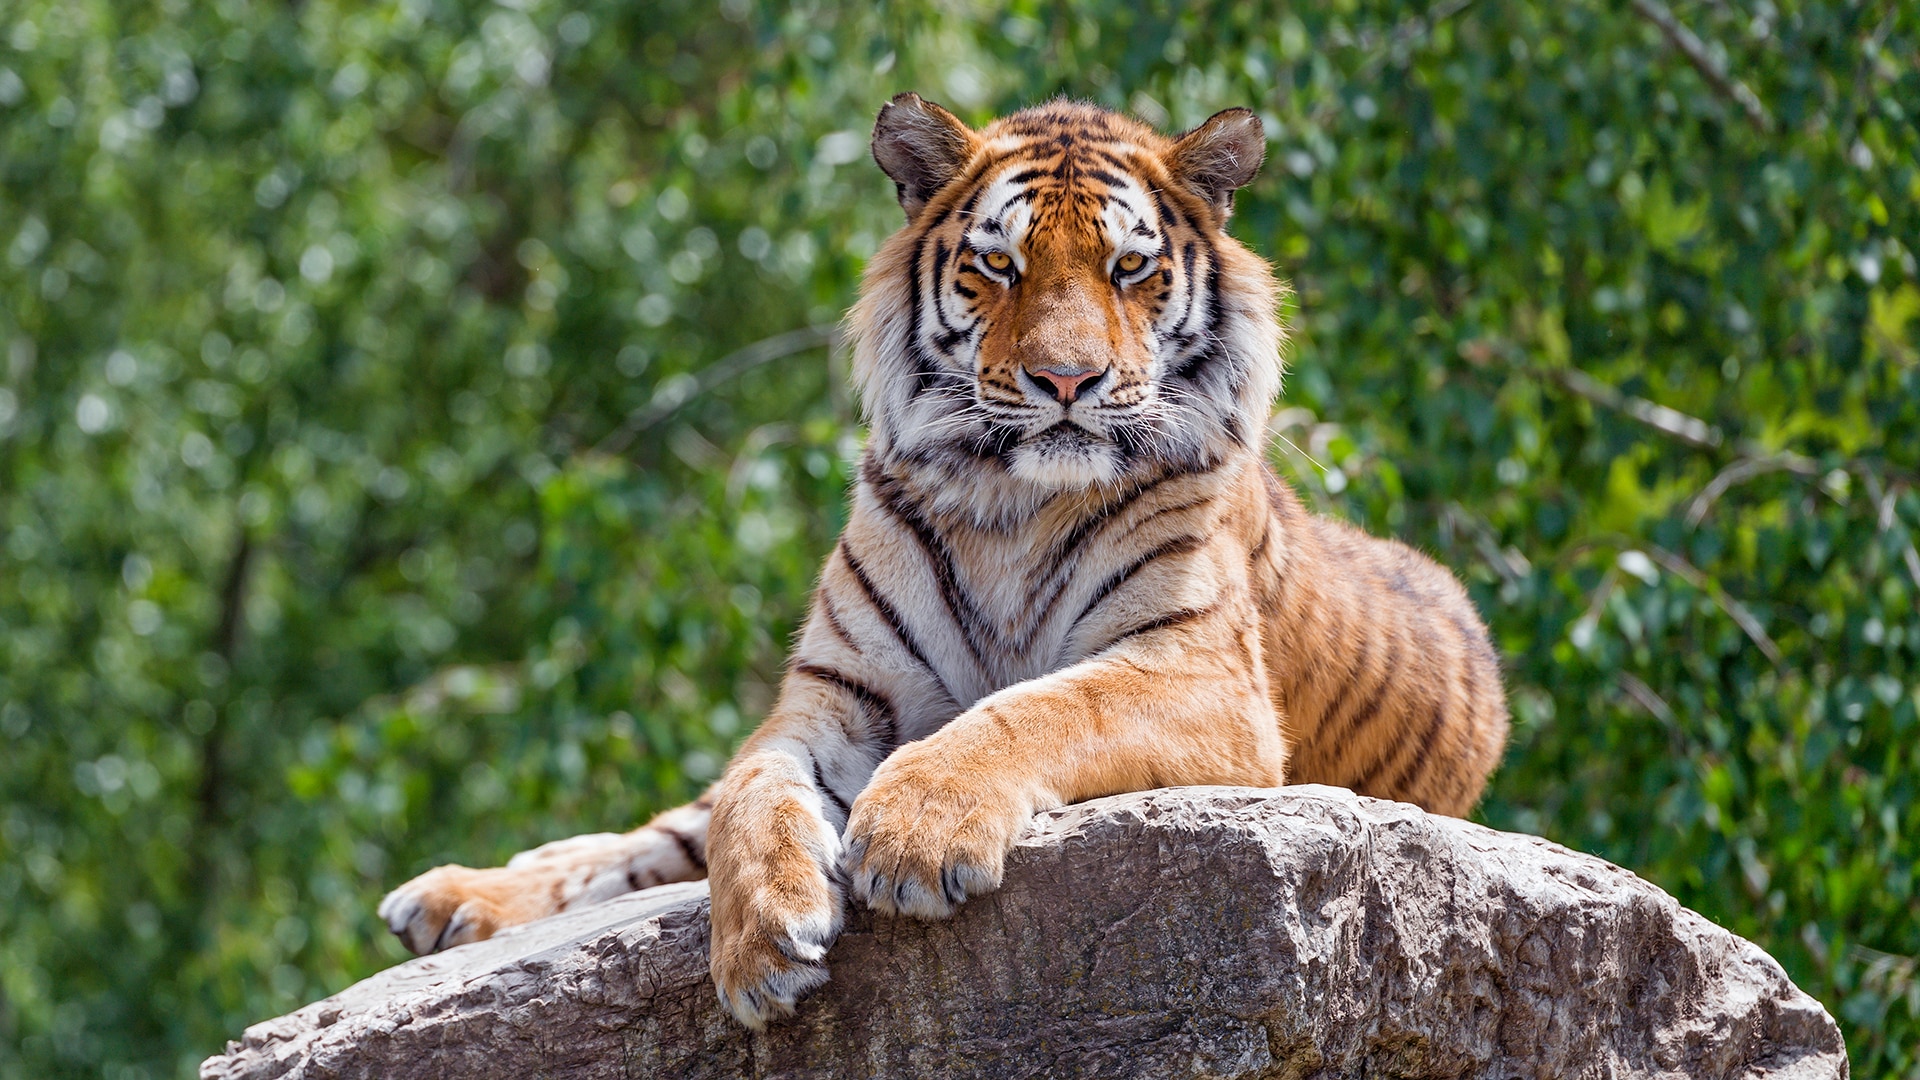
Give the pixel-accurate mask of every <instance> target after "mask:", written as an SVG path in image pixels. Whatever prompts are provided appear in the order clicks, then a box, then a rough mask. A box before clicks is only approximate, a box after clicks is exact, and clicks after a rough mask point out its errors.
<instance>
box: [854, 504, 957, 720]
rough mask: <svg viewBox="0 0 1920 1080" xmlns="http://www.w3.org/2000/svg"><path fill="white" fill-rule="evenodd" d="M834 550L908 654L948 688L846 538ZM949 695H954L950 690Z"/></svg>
mask: <svg viewBox="0 0 1920 1080" xmlns="http://www.w3.org/2000/svg"><path fill="white" fill-rule="evenodd" d="M834 550H836V551H838V552H839V553H840V557H841V558H843V559H845V560H847V569H848V570H851V571H853V580H854V581H855V582H856V583H857V584H859V586H860V591H861V592H862V593H865V594H866V597H867V603H868V604H871V605H872V606H873V610H875V611H877V612H879V613H880V618H881V619H883V620H884V621H885V622H886V624H887V628H888V629H889V630H892V631H893V636H894V638H895V639H896V640H898V641H899V642H900V644H901V646H902V647H904V648H905V649H906V650H907V655H908V656H911V657H913V658H914V659H915V660H916V661H918V662H919V664H920V666H921V667H923V668H926V669H927V673H928V674H929V675H932V676H933V679H934V681H935V682H938V683H940V689H941V690H943V691H944V690H946V688H947V687H946V684H945V683H944V682H941V680H940V673H939V672H938V671H935V670H934V667H933V665H932V664H930V663H928V662H927V654H926V653H923V652H921V651H920V645H919V643H918V642H916V641H914V640H913V635H912V634H911V633H908V632H907V627H906V624H905V623H903V622H901V621H900V613H899V612H898V611H895V610H894V609H893V605H892V604H890V603H888V602H887V598H886V597H884V596H881V595H880V590H879V589H876V588H874V585H873V579H871V578H869V577H867V571H866V568H865V567H863V566H861V565H860V560H859V559H857V558H855V557H854V555H853V550H852V549H851V548H849V547H847V542H846V540H845V539H844V538H843V539H841V541H840V543H839V545H838V546H837V547H836V548H835V549H834ZM947 696H948V697H952V696H953V695H952V693H951V692H949V693H948V694H947Z"/></svg>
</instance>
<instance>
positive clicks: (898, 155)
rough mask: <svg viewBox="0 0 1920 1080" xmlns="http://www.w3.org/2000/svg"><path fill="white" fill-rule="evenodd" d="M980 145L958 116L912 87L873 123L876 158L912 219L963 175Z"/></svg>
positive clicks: (884, 109)
mask: <svg viewBox="0 0 1920 1080" xmlns="http://www.w3.org/2000/svg"><path fill="white" fill-rule="evenodd" d="M979 144H980V138H979V136H977V135H975V134H974V133H973V129H972V128H970V127H968V126H967V125H965V124H963V123H961V122H960V118H959V117H957V116H955V115H953V114H952V113H950V112H948V111H947V110H945V109H943V108H941V107H940V106H938V105H935V104H934V103H933V102H931V101H927V100H925V99H924V98H922V97H921V96H920V95H919V94H915V93H912V92H911V91H909V92H908V93H904V94H899V95H896V96H895V97H894V99H893V100H892V101H889V102H887V103H886V104H885V105H882V106H880V119H878V120H876V121H875V122H874V125H873V160H874V161H875V162H877V163H879V165H880V171H881V172H884V173H886V174H887V175H888V176H889V177H892V178H893V186H894V190H895V191H896V192H897V193H898V194H899V196H900V207H901V209H903V210H905V211H906V212H907V217H908V218H909V219H911V218H914V217H917V216H919V213H920V208H921V207H923V206H925V205H927V200H928V199H931V198H933V195H934V193H935V192H937V191H939V190H940V189H941V188H943V187H945V186H946V185H947V181H949V180H952V179H953V178H954V177H956V176H958V175H960V170H961V169H963V168H965V167H966V165H967V160H968V159H969V158H971V157H973V152H974V150H975V148H977V147H978V146H979Z"/></svg>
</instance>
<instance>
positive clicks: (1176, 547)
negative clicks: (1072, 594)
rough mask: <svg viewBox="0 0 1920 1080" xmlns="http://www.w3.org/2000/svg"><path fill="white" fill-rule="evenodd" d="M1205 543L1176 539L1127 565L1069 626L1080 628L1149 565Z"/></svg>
mask: <svg viewBox="0 0 1920 1080" xmlns="http://www.w3.org/2000/svg"><path fill="white" fill-rule="evenodd" d="M1205 543H1206V541H1205V540H1203V539H1201V538H1200V537H1198V536H1181V537H1176V538H1175V539H1172V540H1169V541H1167V542H1166V543H1164V544H1161V545H1160V546H1159V547H1156V548H1154V549H1153V550H1152V551H1149V552H1147V553H1146V554H1145V555H1142V556H1140V557H1139V558H1137V559H1135V560H1133V562H1131V563H1129V564H1127V566H1126V567H1124V568H1123V569H1121V570H1119V571H1118V572H1116V573H1115V574H1113V575H1112V576H1111V577H1109V578H1107V580H1105V581H1103V582H1101V583H1100V587H1099V588H1097V589H1095V590H1094V591H1093V595H1092V596H1091V597H1089V598H1088V599H1087V603H1086V606H1085V607H1082V608H1081V609H1080V614H1078V615H1076V616H1074V619H1073V622H1072V623H1071V624H1069V625H1070V626H1079V625H1080V623H1081V622H1082V621H1084V620H1085V619H1086V617H1087V616H1088V615H1091V614H1093V609H1094V608H1096V607H1099V606H1100V602H1101V601H1102V600H1105V599H1106V598H1107V597H1109V596H1111V595H1113V593H1114V591H1115V590H1117V589H1119V588H1120V586H1122V585H1125V584H1126V583H1127V582H1128V581H1129V580H1130V579H1131V578H1132V577H1133V575H1135V574H1137V573H1139V572H1140V571H1141V570H1143V569H1145V568H1146V566H1147V564H1148V563H1151V562H1153V561H1154V560H1156V559H1159V558H1162V557H1164V556H1167V555H1184V554H1186V553H1187V552H1189V551H1194V550H1196V549H1198V548H1199V547H1201V546H1202V545H1203V544H1205Z"/></svg>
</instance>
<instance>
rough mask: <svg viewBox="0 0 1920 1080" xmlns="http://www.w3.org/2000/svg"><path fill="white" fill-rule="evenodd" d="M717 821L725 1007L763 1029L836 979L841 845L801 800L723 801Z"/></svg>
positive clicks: (716, 917)
mask: <svg viewBox="0 0 1920 1080" xmlns="http://www.w3.org/2000/svg"><path fill="white" fill-rule="evenodd" d="M743 802H745V800H743ZM729 810H731V811H732V813H731V814H729V812H728V811H729ZM727 818H731V820H726V819H727ZM715 823H716V828H715V831H714V834H713V836H714V839H713V841H712V842H711V844H710V845H709V850H710V855H709V865H708V871H709V872H708V881H709V884H710V886H711V888H712V897H713V900H712V905H713V942H712V953H711V959H710V961H709V966H710V969H711V971H712V974H713V988H714V990H715V992H716V993H717V994H718V995H719V997H720V1005H721V1007H722V1008H724V1009H725V1010H726V1011H727V1012H728V1013H731V1014H732V1015H733V1017H734V1018H735V1019H737V1020H739V1021H740V1022H741V1023H743V1024H745V1025H747V1026H748V1027H750V1028H753V1029H755V1030H759V1029H761V1028H764V1027H765V1026H766V1025H767V1023H768V1021H771V1020H778V1019H781V1018H783V1017H787V1016H791V1015H793V1010H794V1005H795V1003H796V1002H798V1001H799V1000H800V999H801V998H802V997H804V996H805V995H806V994H808V993H810V992H811V991H813V990H815V989H817V988H819V987H820V985H821V984H823V983H825V982H826V981H827V964H826V959H827V950H828V949H829V948H831V947H832V945H833V942H834V939H835V938H837V937H839V936H840V927H841V923H842V920H843V918H844V915H845V913H846V892H845V889H844V888H843V887H842V884H841V882H840V881H839V880H838V875H839V867H838V865H837V859H838V857H839V844H838V841H837V838H836V837H835V835H834V832H833V829H832V827H831V826H829V825H828V824H827V823H826V822H825V821H824V820H821V819H820V817H819V815H818V814H817V813H816V812H814V811H812V810H811V809H809V808H807V807H805V806H802V805H799V804H798V802H797V800H781V799H775V800H767V801H765V802H762V803H760V804H759V805H758V806H751V805H750V806H748V807H727V806H725V805H723V806H722V807H719V808H716V810H715Z"/></svg>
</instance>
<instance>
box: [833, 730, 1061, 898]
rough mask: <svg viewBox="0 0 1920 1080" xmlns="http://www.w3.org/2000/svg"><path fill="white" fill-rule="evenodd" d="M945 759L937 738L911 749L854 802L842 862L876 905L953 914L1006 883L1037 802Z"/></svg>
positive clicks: (861, 894) (857, 890) (858, 893)
mask: <svg viewBox="0 0 1920 1080" xmlns="http://www.w3.org/2000/svg"><path fill="white" fill-rule="evenodd" d="M940 757H941V755H940V753H939V751H938V750H937V749H935V748H933V747H932V746H931V745H930V744H929V743H918V744H914V745H910V746H906V747H903V748H901V749H900V750H898V751H896V752H895V753H894V755H893V756H892V757H891V758H889V759H887V761H886V762H885V763H884V764H882V765H881V766H880V768H879V770H878V771H877V772H875V773H874V774H873V779H872V780H871V781H870V782H868V784H867V787H866V790H865V791H862V792H861V793H860V797H859V798H858V799H855V800H854V803H853V813H852V816H851V817H850V818H849V819H848V822H847V833H846V840H845V844H846V855H845V858H844V860H843V863H842V865H844V866H845V867H846V871H847V877H848V880H849V883H850V884H851V886H852V888H853V895H854V896H855V897H856V898H858V899H859V900H861V901H863V902H865V903H866V904H867V905H869V906H870V907H872V908H873V909H874V910H876V911H883V912H889V913H899V914H903V915H914V916H918V917H920V918H922V919H944V918H946V917H947V916H949V915H952V914H953V912H954V909H955V908H956V907H958V906H959V905H960V903H961V902H962V901H964V900H966V899H967V898H968V897H970V896H979V895H981V894H983V893H989V892H992V891H993V890H995V889H997V888H999V887H1000V877H1001V873H1002V870H1003V868H1004V864H1005V861H1006V855H1007V850H1008V849H1009V848H1011V847H1012V846H1013V840H1014V837H1015V836H1017V835H1018V834H1019V832H1020V830H1021V829H1022V828H1023V827H1025V825H1026V823H1027V819H1028V818H1029V817H1030V816H1031V814H1032V807H1031V806H1030V804H1029V802H1028V800H1027V799H1025V798H1023V797H1020V796H1018V795H1014V794H1011V793H1008V792H1006V791H1004V790H1003V789H1002V788H1001V787H1000V786H996V785H995V784H993V783H992V782H991V780H990V779H989V777H987V776H986V775H984V774H983V775H980V776H975V775H973V774H972V773H971V772H970V771H969V772H963V771H958V770H955V769H954V768H952V767H951V766H950V765H947V764H945V763H943V762H942V761H941V760H940Z"/></svg>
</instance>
